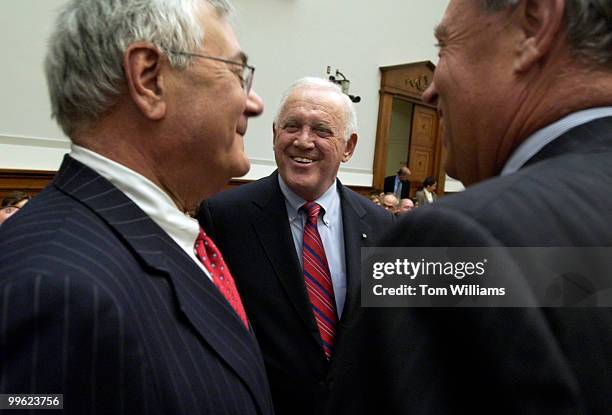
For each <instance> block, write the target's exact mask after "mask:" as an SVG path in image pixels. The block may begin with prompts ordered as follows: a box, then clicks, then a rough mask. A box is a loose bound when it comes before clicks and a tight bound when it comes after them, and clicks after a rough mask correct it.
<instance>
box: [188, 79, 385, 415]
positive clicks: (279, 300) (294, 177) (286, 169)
mask: <svg viewBox="0 0 612 415" xmlns="http://www.w3.org/2000/svg"><path fill="white" fill-rule="evenodd" d="M273 130H274V155H275V158H276V163H277V165H278V171H277V172H274V173H273V174H272V175H271V176H269V177H266V178H263V179H261V180H258V181H256V182H254V183H250V184H247V185H242V186H240V187H239V188H238V189H234V190H230V191H227V192H223V193H221V194H219V195H218V196H216V197H214V198H212V199H210V200H208V201H207V204H205V205H204V206H203V208H202V212H201V216H200V217H201V220H202V222H204V223H206V224H207V225H206V228H207V229H209V230H210V231H211V232H212V233H213V234H215V235H217V240H218V243H219V246H220V247H221V249H222V250H223V252H224V254H225V258H226V260H227V262H228V264H229V266H230V268H231V269H232V272H233V273H234V275H235V277H236V283H237V284H238V288H239V289H240V293H241V295H242V297H243V300H244V304H245V307H246V309H247V313H248V315H249V317H250V318H251V321H252V323H253V327H254V330H255V334H256V336H257V339H258V341H259V343H260V345H261V348H262V352H263V354H264V359H265V363H266V369H267V371H268V377H269V379H270V386H271V389H272V399H273V401H274V407H275V410H276V413H277V414H279V415H285V414H286V415H289V414H291V415H295V414H308V415H314V414H319V413H321V410H322V408H323V407H324V405H325V402H326V401H327V399H328V397H329V394H330V388H331V387H332V386H333V381H334V373H335V370H334V368H335V364H336V363H335V362H336V360H337V357H338V356H339V355H341V354H342V353H343V352H344V350H345V349H346V348H347V347H350V345H347V344H346V343H345V342H344V339H343V334H344V331H345V328H346V327H347V326H349V325H350V324H351V321H352V319H353V318H354V316H355V312H356V310H357V309H358V307H359V302H360V299H359V286H360V275H359V272H360V268H359V258H360V247H361V246H368V245H370V244H372V240H373V239H375V237H376V235H377V234H378V233H380V232H381V231H382V229H384V228H385V227H386V226H388V225H389V224H390V223H391V220H392V217H391V215H389V214H387V213H386V212H385V211H384V210H383V209H381V208H380V207H378V206H376V205H374V204H373V203H372V202H370V201H369V200H368V199H366V198H364V197H361V196H360V195H358V194H356V193H354V192H353V191H351V190H350V189H348V188H347V187H345V186H343V185H342V184H341V183H340V182H339V180H337V178H336V176H337V173H338V169H339V167H340V164H341V163H343V162H347V161H348V160H349V159H350V158H351V156H352V154H353V151H354V150H355V146H356V144H357V119H356V115H355V110H354V108H353V104H352V102H351V101H350V99H349V98H348V97H347V96H346V95H344V94H343V93H342V91H341V90H340V89H339V88H338V87H337V86H336V85H334V84H332V83H330V82H329V81H326V80H323V79H318V78H304V79H301V80H299V81H297V82H296V83H294V84H293V85H292V86H291V87H290V88H289V89H288V91H287V92H286V94H285V96H284V97H283V99H282V101H281V105H280V108H279V110H278V114H277V116H276V119H275V122H274V128H273ZM209 215H210V216H209Z"/></svg>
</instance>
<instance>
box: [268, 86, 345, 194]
mask: <svg viewBox="0 0 612 415" xmlns="http://www.w3.org/2000/svg"><path fill="white" fill-rule="evenodd" d="M346 108H347V107H346V102H345V100H344V98H343V97H342V95H340V93H339V92H336V91H334V90H332V89H330V88H325V87H311V86H304V87H299V88H298V89H295V90H294V91H293V92H292V93H291V95H290V96H289V97H288V98H287V100H286V102H285V105H284V107H283V109H282V110H281V112H280V114H279V117H278V120H277V123H276V124H275V125H274V157H275V159H276V164H277V166H278V172H279V174H280V175H281V177H282V178H283V180H284V181H285V183H286V184H287V186H289V188H290V189H291V190H292V191H293V192H295V193H296V194H297V195H299V196H300V197H302V198H303V199H305V200H308V201H312V200H315V199H317V198H318V197H319V196H321V195H322V194H323V193H324V192H325V191H326V190H327V189H329V187H330V186H331V185H332V184H333V183H334V181H335V180H336V175H337V174H338V168H339V167H340V163H342V162H347V161H349V160H350V158H351V156H352V155H353V151H354V150H355V145H356V143H357V135H356V134H352V135H351V137H350V138H349V139H348V140H345V130H346V117H347V110H346Z"/></svg>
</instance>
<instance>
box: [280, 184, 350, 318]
mask: <svg viewBox="0 0 612 415" xmlns="http://www.w3.org/2000/svg"><path fill="white" fill-rule="evenodd" d="M278 183H279V185H280V188H281V192H282V193H283V196H285V206H286V207H287V216H288V217H289V227H290V228H291V234H292V236H293V243H294V245H295V251H296V252H297V256H298V258H299V260H300V266H301V267H302V269H303V267H304V265H303V263H304V260H303V258H302V244H303V242H304V241H303V239H304V225H305V223H306V214H305V212H304V211H303V209H302V210H300V208H301V207H302V206H303V205H304V203H306V200H304V199H302V198H301V197H299V196H298V195H296V194H295V193H294V192H293V191H292V190H291V189H289V186H287V184H286V183H285V182H284V181H283V179H282V178H281V177H280V175H279V176H278ZM313 202H316V203H318V204H319V205H320V206H321V208H322V212H323V213H322V214H320V215H319V218H318V220H317V229H318V231H319V235H321V242H323V247H324V248H325V256H326V257H327V264H328V266H329V272H330V273H331V278H332V285H333V287H334V297H335V299H336V309H337V311H338V317H341V316H342V310H343V309H344V302H345V299H346V262H345V255H344V230H343V229H344V228H343V224H342V209H341V206H340V195H339V194H338V189H337V186H336V181H334V183H333V184H332V185H331V186H330V187H329V189H327V190H326V191H325V193H323V195H321V197H319V198H318V199H317V200H313Z"/></svg>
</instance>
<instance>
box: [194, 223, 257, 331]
mask: <svg viewBox="0 0 612 415" xmlns="http://www.w3.org/2000/svg"><path fill="white" fill-rule="evenodd" d="M195 253H196V255H197V257H198V259H199V260H200V262H201V263H202V265H204V267H205V268H206V270H208V272H209V273H210V276H211V277H212V280H213V282H214V283H215V286H216V287H217V288H218V289H219V291H221V294H223V296H224V297H225V299H226V300H227V301H228V302H229V303H230V305H231V306H232V308H233V309H234V311H235V312H236V314H238V317H240V320H242V322H243V323H244V326H245V327H246V328H247V329H248V328H249V322H248V320H247V316H246V312H245V311H244V307H243V306H242V300H241V299H240V294H239V293H238V289H236V283H235V282H234V278H233V277H232V274H231V273H230V271H229V268H228V267H227V265H225V261H224V260H223V256H221V251H219V249H218V248H217V246H216V245H215V243H214V242H213V240H212V239H210V237H209V236H208V235H206V232H204V230H203V229H202V228H200V233H199V234H198V237H197V239H196V242H195Z"/></svg>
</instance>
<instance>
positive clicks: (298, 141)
mask: <svg viewBox="0 0 612 415" xmlns="http://www.w3.org/2000/svg"><path fill="white" fill-rule="evenodd" d="M293 145H294V146H296V147H300V148H311V147H313V146H314V143H313V140H312V137H311V133H310V129H309V128H302V129H300V131H299V132H298V133H297V134H296V135H295V138H294V140H293Z"/></svg>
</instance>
